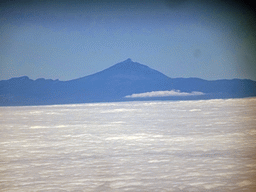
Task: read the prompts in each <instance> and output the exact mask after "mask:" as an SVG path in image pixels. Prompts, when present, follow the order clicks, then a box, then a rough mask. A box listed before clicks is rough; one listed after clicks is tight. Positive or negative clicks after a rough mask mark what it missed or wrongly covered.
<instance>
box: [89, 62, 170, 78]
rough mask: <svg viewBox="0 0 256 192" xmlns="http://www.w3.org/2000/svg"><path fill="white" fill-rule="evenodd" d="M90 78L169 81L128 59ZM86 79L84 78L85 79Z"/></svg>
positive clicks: (154, 71) (164, 76) (163, 76)
mask: <svg viewBox="0 0 256 192" xmlns="http://www.w3.org/2000/svg"><path fill="white" fill-rule="evenodd" d="M90 77H91V78H94V79H97V78H99V77H100V78H101V79H102V78H105V80H110V79H112V80H113V79H116V80H120V79H123V80H124V79H130V80H145V79H147V80H156V79H162V80H166V79H169V77H167V76H166V75H164V74H163V73H160V72H159V71H156V70H154V69H151V68H149V67H148V66H146V65H142V64H140V63H137V62H133V61H132V60H131V59H130V58H129V59H127V60H125V61H123V62H120V63H117V64H115V65H113V66H111V67H109V68H107V69H105V70H103V71H101V72H98V73H95V74H94V75H91V76H90ZM85 78H86V77H85Z"/></svg>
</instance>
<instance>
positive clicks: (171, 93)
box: [125, 90, 204, 98]
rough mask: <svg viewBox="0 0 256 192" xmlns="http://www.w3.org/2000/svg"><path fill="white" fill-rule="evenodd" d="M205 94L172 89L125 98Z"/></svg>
mask: <svg viewBox="0 0 256 192" xmlns="http://www.w3.org/2000/svg"><path fill="white" fill-rule="evenodd" d="M197 95H204V93H202V92H198V91H193V92H191V93H187V92H180V90H171V91H152V92H146V93H138V94H132V95H127V96H125V98H139V97H168V96H197Z"/></svg>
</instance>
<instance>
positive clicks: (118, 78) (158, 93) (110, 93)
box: [0, 59, 256, 106]
mask: <svg viewBox="0 0 256 192" xmlns="http://www.w3.org/2000/svg"><path fill="white" fill-rule="evenodd" d="M148 96H150V97H148ZM251 96H256V82H255V81H251V80H240V79H234V80H217V81H207V80H203V79H198V78H169V77H167V76H166V75H164V74H163V73H161V72H159V71H156V70H154V69H151V68H150V67H148V66H146V65H143V64H140V63H137V62H133V61H132V60H131V59H127V60H125V61H123V62H120V63H117V64H115V65H113V66H111V67H109V68H107V69H105V70H103V71H100V72H98V73H95V74H92V75H89V76H85V77H82V78H78V79H74V80H70V81H58V80H55V81H53V80H46V79H43V78H41V79H37V80H35V81H34V80H31V79H29V78H28V77H19V78H12V79H9V80H3V81H0V106H8V105H46V104H47V105H50V104H69V103H88V102H113V101H127V100H141V97H143V99H149V100H152V99H158V100H162V99H165V100H166V99H168V100H184V99H216V98H242V97H251Z"/></svg>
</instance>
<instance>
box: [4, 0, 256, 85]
mask: <svg viewBox="0 0 256 192" xmlns="http://www.w3.org/2000/svg"><path fill="white" fill-rule="evenodd" d="M255 18H256V17H255V12H253V11H252V10H250V9H249V7H245V6H243V4H242V3H239V1H220V0H215V1H214V0H209V1H206V2H205V1H201V0H190V1H189V0H187V1H186V0H180V1H176V0H175V1H174V0H173V1H172V0H159V1H153V0H151V1H150V0H141V1H138V0H133V1H129V2H127V1H113V0H112V1H111V0H101V1H93V0H90V1H75V0H74V1H67V0H66V1H61V0H59V1H13V2H12V3H8V2H6V3H2V4H1V9H0V22H1V25H0V32H1V33H0V42H1V43H0V61H1V63H0V80H3V79H9V78H12V77H18V76H24V75H26V76H28V77H30V78H31V79H37V78H46V79H59V80H70V79H75V78H79V77H83V76H86V75H90V74H93V73H96V72H98V71H101V70H103V69H105V68H108V67H110V66H112V65H114V64H116V63H118V62H121V61H124V60H126V59H127V58H131V59H132V60H133V61H136V62H139V63H141V64H145V65H148V66H149V67H151V68H153V69H156V70H158V71H160V72H162V73H164V74H165V75H167V76H169V77H173V78H175V77H198V78H203V79H207V80H215V79H233V78H241V79H244V78H246V79H252V80H256V34H255V26H256V25H255V24H254V23H255V21H256V19H255Z"/></svg>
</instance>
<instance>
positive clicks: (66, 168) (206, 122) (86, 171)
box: [0, 98, 256, 192]
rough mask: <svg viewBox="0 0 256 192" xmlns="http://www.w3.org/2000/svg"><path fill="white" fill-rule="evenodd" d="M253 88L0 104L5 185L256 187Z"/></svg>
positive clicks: (0, 173)
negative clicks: (200, 96) (249, 94)
mask: <svg viewBox="0 0 256 192" xmlns="http://www.w3.org/2000/svg"><path fill="white" fill-rule="evenodd" d="M255 109H256V98H246V99H228V100H222V99H219V100H199V101H176V102H174V101H136V102H119V103H118V102H116V103H90V104H71V105H46V106H23V107H0V116H1V119H0V120H1V128H0V135H1V137H0V156H1V166H0V188H1V190H3V191H62V190H64V191H206V190H207V191H251V192H253V191H256V183H255V174H256V163H255V162H256V161H255V160H256V154H255V152H256V143H255V140H256V127H255V125H256V118H255V114H256V111H255Z"/></svg>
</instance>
